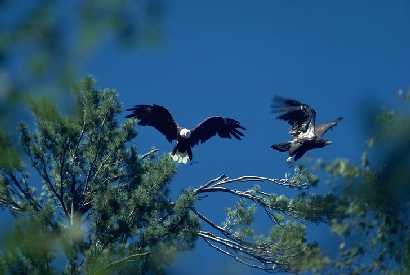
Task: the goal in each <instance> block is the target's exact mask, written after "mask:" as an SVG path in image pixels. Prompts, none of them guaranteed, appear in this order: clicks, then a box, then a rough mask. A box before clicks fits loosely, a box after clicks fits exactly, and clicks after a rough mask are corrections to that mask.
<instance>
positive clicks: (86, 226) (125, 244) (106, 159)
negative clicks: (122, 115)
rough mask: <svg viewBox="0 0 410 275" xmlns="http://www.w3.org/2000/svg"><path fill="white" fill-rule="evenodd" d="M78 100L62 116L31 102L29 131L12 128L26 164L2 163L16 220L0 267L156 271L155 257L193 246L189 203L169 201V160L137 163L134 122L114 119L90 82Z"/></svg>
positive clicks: (7, 204)
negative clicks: (71, 111) (75, 107)
mask: <svg viewBox="0 0 410 275" xmlns="http://www.w3.org/2000/svg"><path fill="white" fill-rule="evenodd" d="M77 99H78V110H76V112H74V114H73V115H70V116H63V115H61V114H60V113H59V112H58V111H57V109H56V108H55V107H54V106H53V105H52V104H50V103H49V102H48V101H46V100H41V101H38V102H33V103H32V111H33V114H34V117H35V125H34V129H33V130H31V129H30V127H29V126H28V125H25V124H21V125H20V128H19V132H20V136H21V149H22V151H23V152H24V157H23V160H24V163H26V164H25V165H19V162H18V161H13V162H12V163H6V162H4V161H3V162H1V164H2V166H1V176H2V178H1V182H0V183H1V190H2V192H1V198H0V201H1V205H2V207H4V208H7V209H8V210H9V211H10V212H11V213H13V215H14V216H16V217H18V218H19V222H18V223H17V225H16V228H15V229H14V231H13V232H12V233H11V235H10V238H7V240H8V241H7V243H6V246H5V249H4V250H3V253H2V257H1V267H2V269H3V270H4V271H7V272H10V273H16V274H21V273H22V272H23V271H24V272H23V273H25V272H26V271H27V272H28V273H30V274H53V273H55V272H56V271H58V268H56V269H55V268H54V267H56V266H61V263H64V264H63V265H64V266H65V269H64V272H65V273H67V274H77V273H82V272H85V271H87V273H90V274H93V273H98V274H102V273H104V272H110V269H112V268H116V271H117V272H120V271H121V270H126V272H131V270H132V272H135V273H142V271H143V270H144V271H149V270H152V271H155V272H156V273H157V272H161V271H162V268H163V266H164V264H166V263H167V260H161V261H159V260H158V259H164V257H166V258H168V259H169V260H171V259H172V257H173V256H174V252H175V251H177V250H181V249H189V248H192V246H193V243H194V241H195V238H196V236H195V234H194V232H195V231H196V229H197V228H198V222H197V219H196V218H195V217H194V216H193V215H192V214H190V213H189V207H188V206H189V205H192V203H193V198H192V196H188V195H186V194H185V193H184V194H182V195H181V196H180V198H178V199H177V201H176V202H175V203H174V202H171V201H170V200H169V198H168V184H169V182H170V180H171V178H172V176H173V175H174V173H175V165H174V163H173V162H172V160H171V159H170V158H169V157H168V156H165V157H162V158H159V159H158V158H155V157H152V156H148V157H144V158H141V156H139V155H138V154H137V149H136V148H135V147H134V146H131V145H127V142H129V141H130V140H131V139H133V138H134V137H135V136H136V132H135V130H134V127H133V126H134V122H133V121H132V120H127V121H125V122H124V123H123V124H120V123H119V122H118V121H117V120H116V115H117V114H118V113H119V112H120V110H121V108H120V104H119V103H118V100H117V96H116V93H115V92H114V91H112V90H108V89H105V90H103V91H97V90H95V88H94V83H93V80H92V79H90V78H88V79H86V80H84V81H83V82H82V83H81V84H80V85H79V87H78V91H77ZM2 145H6V146H2V150H7V148H10V146H9V144H8V143H7V142H3V144H2ZM9 150H11V149H9ZM3 159H8V158H3ZM34 171H35V172H36V173H37V176H32V175H30V174H31V173H32V172H34ZM20 219H21V221H20ZM37 252H39V253H37ZM159 255H161V256H159ZM56 262H58V263H59V264H56Z"/></svg>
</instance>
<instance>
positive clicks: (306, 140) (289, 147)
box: [271, 96, 343, 162]
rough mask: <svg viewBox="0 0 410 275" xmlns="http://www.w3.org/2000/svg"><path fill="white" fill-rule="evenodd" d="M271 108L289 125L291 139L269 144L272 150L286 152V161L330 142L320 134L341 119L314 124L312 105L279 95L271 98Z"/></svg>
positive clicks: (297, 157)
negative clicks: (287, 155)
mask: <svg viewBox="0 0 410 275" xmlns="http://www.w3.org/2000/svg"><path fill="white" fill-rule="evenodd" d="M271 108H272V112H273V113H276V114H279V115H278V116H277V117H276V118H278V119H281V120H284V121H286V122H288V123H289V125H290V126H291V130H290V131H289V134H290V135H292V137H293V139H292V140H291V141H288V142H286V143H280V144H274V145H272V146H271V147H272V149H274V150H277V151H280V152H288V154H289V157H288V159H287V160H286V161H287V162H291V161H297V160H298V159H299V158H301V157H302V156H303V155H304V154H305V153H306V152H307V151H309V150H312V149H315V148H322V147H325V146H326V145H329V144H332V142H331V141H330V140H326V139H323V138H322V136H323V135H324V134H325V133H326V132H327V131H328V130H329V129H331V128H333V127H335V126H336V125H337V123H338V122H339V121H341V120H342V119H343V118H342V117H338V118H337V119H335V120H333V121H331V122H329V123H323V124H319V125H318V126H316V121H315V120H316V111H315V110H314V109H313V108H312V107H310V106H309V105H307V104H304V103H302V102H299V101H297V100H294V99H288V98H283V97H279V96H275V97H274V98H273V102H272V105H271Z"/></svg>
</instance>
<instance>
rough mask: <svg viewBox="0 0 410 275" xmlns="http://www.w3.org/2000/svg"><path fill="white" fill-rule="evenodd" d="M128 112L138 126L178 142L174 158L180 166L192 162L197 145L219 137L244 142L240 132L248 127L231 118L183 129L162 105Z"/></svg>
mask: <svg viewBox="0 0 410 275" xmlns="http://www.w3.org/2000/svg"><path fill="white" fill-rule="evenodd" d="M127 111H131V114H129V115H127V116H126V117H127V118H136V119H138V124H139V125H142V126H152V127H154V128H155V129H157V130H158V131H160V132H161V133H162V134H163V135H164V136H165V137H166V139H167V140H168V141H169V142H172V141H174V140H176V141H177V144H176V145H175V147H174V149H173V150H172V152H171V156H172V159H173V160H174V161H177V162H180V163H187V162H188V159H189V160H192V150H191V148H192V147H193V146H194V145H197V144H199V143H204V142H205V141H207V140H208V139H210V138H211V137H213V136H215V135H217V134H218V136H220V137H222V138H231V137H235V138H236V139H241V137H243V136H244V134H243V133H242V132H240V130H239V129H242V130H245V128H244V127H242V126H241V125H240V124H239V122H238V121H236V120H234V119H232V118H227V117H220V116H214V117H208V118H207V119H205V120H204V121H202V122H201V123H199V124H198V125H197V126H196V127H195V128H194V129H187V128H183V127H180V126H179V125H178V124H177V123H176V122H175V120H174V118H173V117H172V115H171V114H170V112H169V111H168V110H167V109H166V108H164V107H162V106H160V105H155V104H154V105H135V106H134V107H133V108H130V109H127Z"/></svg>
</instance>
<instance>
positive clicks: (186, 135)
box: [179, 128, 191, 139]
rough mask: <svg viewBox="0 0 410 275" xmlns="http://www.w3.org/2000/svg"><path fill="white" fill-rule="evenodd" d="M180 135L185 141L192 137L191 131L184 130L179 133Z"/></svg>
mask: <svg viewBox="0 0 410 275" xmlns="http://www.w3.org/2000/svg"><path fill="white" fill-rule="evenodd" d="M179 135H180V136H181V137H183V138H185V139H187V138H189V137H190V136H191V131H190V130H189V129H186V128H183V129H181V131H179Z"/></svg>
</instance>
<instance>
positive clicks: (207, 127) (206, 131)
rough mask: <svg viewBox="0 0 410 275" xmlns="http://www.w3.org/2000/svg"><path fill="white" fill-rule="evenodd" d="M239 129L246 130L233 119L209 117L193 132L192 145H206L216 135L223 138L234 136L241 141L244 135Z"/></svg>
mask: <svg viewBox="0 0 410 275" xmlns="http://www.w3.org/2000/svg"><path fill="white" fill-rule="evenodd" d="M239 129H242V130H245V128H244V127H242V126H241V125H240V123H239V122H238V121H236V120H234V119H232V118H225V117H220V116H214V117H209V118H207V119H205V120H204V121H202V122H201V123H200V124H199V125H198V126H196V127H195V128H194V129H192V130H191V137H190V138H189V139H190V144H191V145H192V146H193V145H196V144H199V143H204V142H205V141H207V140H208V139H210V138H211V137H213V136H215V135H216V134H218V135H219V136H220V137H222V138H231V137H232V136H233V137H235V138H236V139H241V137H243V136H244V134H243V133H242V132H240V130H239Z"/></svg>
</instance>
